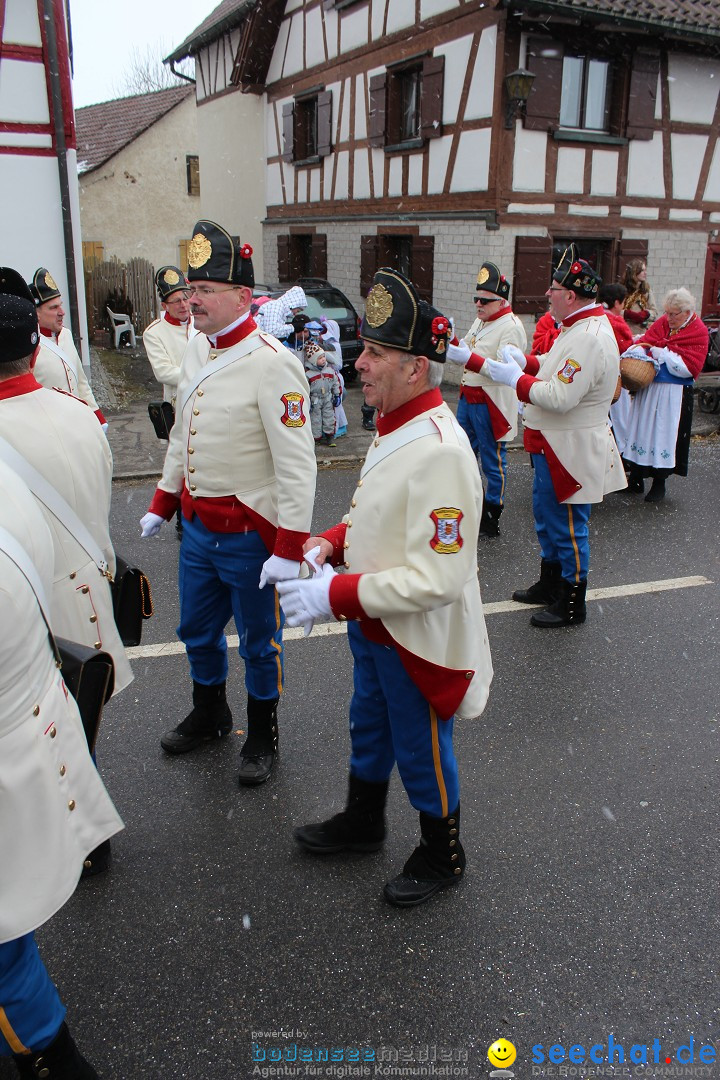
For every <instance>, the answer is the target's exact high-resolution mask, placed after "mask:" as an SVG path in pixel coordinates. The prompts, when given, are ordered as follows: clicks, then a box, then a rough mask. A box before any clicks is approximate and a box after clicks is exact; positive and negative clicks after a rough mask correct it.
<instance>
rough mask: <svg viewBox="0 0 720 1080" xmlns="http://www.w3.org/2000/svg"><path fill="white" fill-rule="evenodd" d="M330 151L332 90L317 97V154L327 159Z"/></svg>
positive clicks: (324, 91) (325, 91)
mask: <svg viewBox="0 0 720 1080" xmlns="http://www.w3.org/2000/svg"><path fill="white" fill-rule="evenodd" d="M331 149H332V90H323V91H322V92H321V93H319V94H318V96H317V152H318V155H319V157H327V155H328V154H329V153H330V151H331Z"/></svg>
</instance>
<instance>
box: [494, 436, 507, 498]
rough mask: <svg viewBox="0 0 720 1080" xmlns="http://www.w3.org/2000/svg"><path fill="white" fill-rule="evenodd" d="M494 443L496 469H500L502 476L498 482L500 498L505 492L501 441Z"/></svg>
mask: <svg viewBox="0 0 720 1080" xmlns="http://www.w3.org/2000/svg"><path fill="white" fill-rule="evenodd" d="M495 445H496V446H497V462H498V469H499V470H500V476H501V478H502V479H501V483H500V498H501V499H502V497H503V495H504V494H505V470H504V469H503V463H502V455H501V453H500V446H501V443H496V444H495Z"/></svg>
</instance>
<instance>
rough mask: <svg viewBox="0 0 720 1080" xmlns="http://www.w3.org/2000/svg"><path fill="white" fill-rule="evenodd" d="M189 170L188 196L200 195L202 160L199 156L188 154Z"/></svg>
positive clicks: (187, 163) (186, 159)
mask: <svg viewBox="0 0 720 1080" xmlns="http://www.w3.org/2000/svg"><path fill="white" fill-rule="evenodd" d="M185 165H186V168H187V193H188V195H199V194H200V158H199V157H198V156H197V154H187V155H186V157H185Z"/></svg>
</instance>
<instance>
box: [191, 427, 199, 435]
mask: <svg viewBox="0 0 720 1080" xmlns="http://www.w3.org/2000/svg"><path fill="white" fill-rule="evenodd" d="M190 434H191V435H197V431H196V430H195V428H194V427H191V428H190Z"/></svg>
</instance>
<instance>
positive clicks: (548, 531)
mask: <svg viewBox="0 0 720 1080" xmlns="http://www.w3.org/2000/svg"><path fill="white" fill-rule="evenodd" d="M531 457H532V461H533V466H534V470H533V514H534V516H535V532H536V533H537V538H538V540H539V541H540V553H541V555H542V557H543V559H549V560H550V561H551V562H559V563H560V566H561V567H562V576H563V577H564V578H565V580H566V581H572V582H578V581H585V580H586V578H587V575H588V565H589V563H590V539H589V535H588V522H589V521H590V511H591V510H592V503H560V502H558V501H557V498H556V496H555V490H554V488H553V485H552V479H551V478H550V469H549V467H548V463H547V458H546V457H545V455H544V454H532V455H531Z"/></svg>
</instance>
